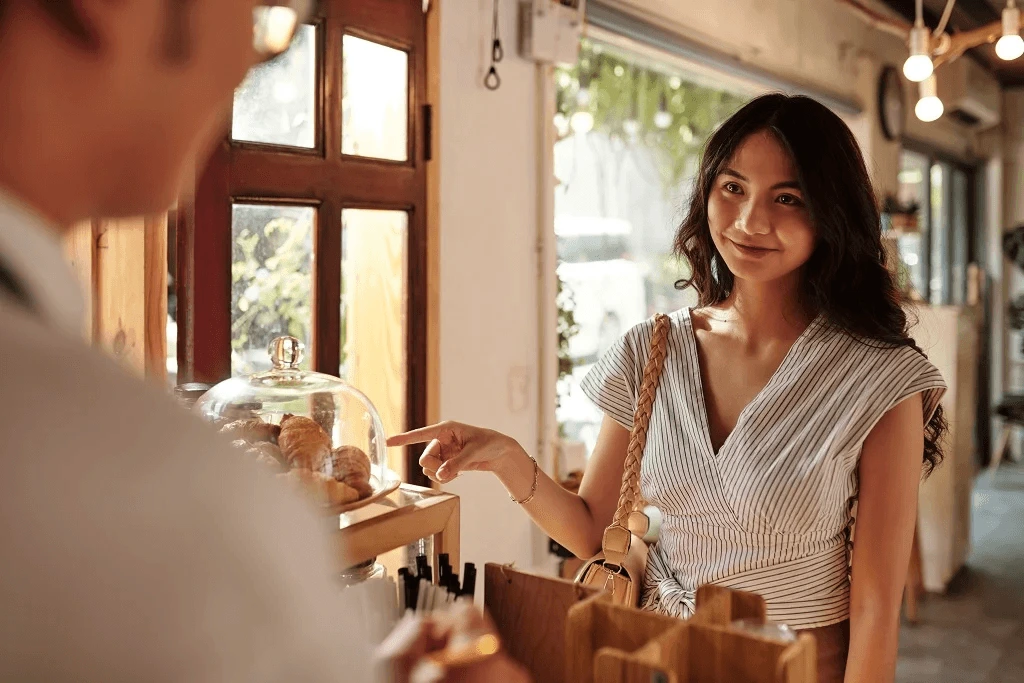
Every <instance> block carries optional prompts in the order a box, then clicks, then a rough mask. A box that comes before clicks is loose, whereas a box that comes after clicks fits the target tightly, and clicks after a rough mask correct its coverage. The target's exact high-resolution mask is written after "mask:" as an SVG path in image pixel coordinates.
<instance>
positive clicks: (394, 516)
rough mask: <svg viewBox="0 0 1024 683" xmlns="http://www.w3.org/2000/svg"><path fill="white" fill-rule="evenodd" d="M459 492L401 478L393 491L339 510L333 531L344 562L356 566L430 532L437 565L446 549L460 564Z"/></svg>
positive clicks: (339, 557) (343, 563)
mask: <svg viewBox="0 0 1024 683" xmlns="http://www.w3.org/2000/svg"><path fill="white" fill-rule="evenodd" d="M459 512H460V511H459V497H458V496H455V495H452V494H450V493H443V492H441V491H434V490H433V489H427V488H422V487H420V486H413V485H412V484H402V485H401V486H400V487H399V488H398V489H397V490H396V491H394V492H393V493H391V494H390V495H388V496H386V497H384V498H381V499H380V500H378V501H375V502H373V503H370V504H369V505H366V506H364V507H361V508H359V509H357V510H352V511H350V512H345V513H342V514H340V515H338V518H337V519H338V528H337V530H336V531H335V537H336V539H337V543H336V546H335V547H336V548H337V553H338V559H339V561H340V565H339V566H341V567H352V566H354V565H357V564H359V563H361V562H366V561H368V560H371V559H373V558H375V557H379V556H381V555H384V554H385V553H387V552H389V551H391V550H394V549H396V548H401V547H404V546H406V545H409V544H411V543H415V542H416V541H418V540H420V539H422V538H427V537H428V536H429V537H432V538H433V540H434V542H433V547H434V551H433V552H434V561H433V566H435V567H436V566H438V563H437V556H438V555H439V554H441V553H447V554H448V556H449V559H450V562H451V565H452V566H453V567H458V566H459Z"/></svg>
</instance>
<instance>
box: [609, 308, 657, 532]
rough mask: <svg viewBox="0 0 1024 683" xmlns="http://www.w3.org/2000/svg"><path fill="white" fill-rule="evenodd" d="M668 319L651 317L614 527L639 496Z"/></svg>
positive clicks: (623, 520)
mask: <svg viewBox="0 0 1024 683" xmlns="http://www.w3.org/2000/svg"><path fill="white" fill-rule="evenodd" d="M670 322H671V321H670V320H669V318H668V316H667V315H664V314H661V313H659V314H658V315H656V316H655V318H654V334H653V335H651V355H650V356H648V358H647V363H646V364H645V365H644V375H643V380H642V381H641V382H640V392H639V395H638V396H637V401H636V410H635V411H634V412H633V431H632V432H631V433H630V435H629V447H628V448H627V449H626V462H625V466H624V468H623V471H622V487H621V488H620V489H619V506H618V508H616V510H615V517H614V518H613V519H612V525H613V526H622V527H625V526H626V518H627V517H629V514H630V513H631V512H633V511H635V510H637V509H638V508H639V506H640V503H641V500H642V497H641V495H640V460H641V459H642V458H643V455H644V447H645V446H646V445H647V427H648V425H649V424H650V422H651V411H652V409H653V408H654V398H655V396H656V395H657V393H658V382H659V381H660V380H661V370H662V368H664V367H665V356H666V355H667V353H668V331H669V327H670Z"/></svg>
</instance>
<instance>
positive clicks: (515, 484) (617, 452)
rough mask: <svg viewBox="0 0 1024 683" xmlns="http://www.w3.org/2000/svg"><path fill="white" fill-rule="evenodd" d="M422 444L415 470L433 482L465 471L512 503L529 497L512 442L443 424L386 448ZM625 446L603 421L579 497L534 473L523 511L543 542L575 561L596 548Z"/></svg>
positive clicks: (522, 458) (528, 474)
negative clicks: (483, 475)
mask: <svg viewBox="0 0 1024 683" xmlns="http://www.w3.org/2000/svg"><path fill="white" fill-rule="evenodd" d="M428 441H429V445H428V446H427V448H426V450H424V452H423V455H422V456H421V457H420V466H421V467H423V471H424V472H425V473H426V474H427V476H429V477H430V478H431V479H433V480H434V481H437V482H440V483H444V482H448V481H451V480H452V479H454V478H455V477H456V476H458V475H459V474H460V473H461V472H466V471H486V472H493V473H494V474H495V475H497V477H498V479H499V480H500V481H501V483H502V484H503V485H504V486H505V488H506V489H507V490H508V492H509V494H510V495H512V496H513V497H514V498H515V499H516V500H524V499H525V498H527V497H528V496H529V495H530V491H531V490H532V488H533V472H534V465H533V462H532V461H531V459H530V456H529V455H527V454H526V451H525V450H523V447H522V446H520V445H519V443H517V442H516V440H515V439H513V438H511V437H509V436H505V435H504V434H500V433H498V432H495V431H492V430H489V429H481V428H479V427H472V426H470V425H464V424H460V423H457V422H443V423H441V424H439V425H434V426H433V427H424V428H423V429H417V430H414V431H412V432H408V433H407V434H400V435H398V436H395V437H392V438H390V439H388V446H405V445H408V444H414V443H426V442H428ZM628 444H629V431H628V430H626V429H625V428H624V427H623V426H622V425H620V424H618V423H617V422H615V421H614V420H612V419H611V418H609V417H605V418H604V422H603V423H602V424H601V431H600V433H599V434H598V437H597V445H596V446H595V447H594V452H593V453H592V454H591V456H590V460H589V461H588V463H587V467H586V471H585V472H584V475H583V481H582V483H581V484H580V490H579V494H575V493H572V492H571V491H567V490H566V489H564V488H562V486H561V485H560V484H559V483H558V482H556V481H554V480H553V479H552V478H551V477H549V476H548V475H547V474H545V473H544V472H543V471H539V472H538V475H537V491H536V493H535V494H534V496H533V498H532V499H531V500H530V501H529V502H528V503H526V504H524V505H523V508H524V509H525V510H526V513H527V514H528V515H530V517H531V518H532V519H533V521H534V522H536V523H537V525H538V526H540V528H541V529H543V530H544V532H545V533H547V535H548V536H550V537H551V538H553V539H554V540H555V541H557V542H558V543H560V544H561V545H562V546H564V547H565V548H567V549H568V550H570V551H571V552H573V553H575V554H576V556H577V557H581V558H587V557H590V556H592V555H593V554H594V553H596V552H597V551H598V550H599V549H600V548H601V537H602V535H603V534H604V529H605V527H607V526H608V525H609V524H611V521H612V517H613V515H614V514H615V507H616V505H617V504H618V501H619V488H620V485H621V481H622V469H623V467H624V463H625V461H626V447H627V445H628Z"/></svg>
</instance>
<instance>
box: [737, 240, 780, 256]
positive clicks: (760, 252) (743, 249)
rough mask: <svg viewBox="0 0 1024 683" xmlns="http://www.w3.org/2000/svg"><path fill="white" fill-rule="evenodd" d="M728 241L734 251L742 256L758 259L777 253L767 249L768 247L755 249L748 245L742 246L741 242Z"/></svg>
mask: <svg viewBox="0 0 1024 683" xmlns="http://www.w3.org/2000/svg"><path fill="white" fill-rule="evenodd" d="M729 241H730V242H732V245H733V246H734V247H736V251H738V252H739V253H741V254H743V255H744V256H752V257H755V258H758V257H762V256H765V255H767V254H770V253H772V252H774V251H778V250H777V249H769V248H768V247H755V246H753V245H750V244H743V243H741V242H736V241H735V240H729Z"/></svg>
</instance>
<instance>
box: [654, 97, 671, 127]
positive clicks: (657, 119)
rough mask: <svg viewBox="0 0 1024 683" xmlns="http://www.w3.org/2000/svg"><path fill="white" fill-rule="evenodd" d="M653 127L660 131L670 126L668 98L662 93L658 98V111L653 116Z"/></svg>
mask: <svg viewBox="0 0 1024 683" xmlns="http://www.w3.org/2000/svg"><path fill="white" fill-rule="evenodd" d="M654 125H655V126H657V127H658V128H660V129H661V130H665V129H666V128H668V127H669V126H671V125H672V114H671V113H670V112H669V110H668V98H667V97H666V96H665V92H664V91H662V93H661V95H659V96H658V111H657V112H656V113H655V114H654Z"/></svg>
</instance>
